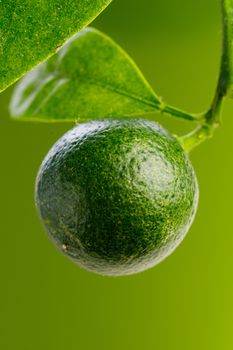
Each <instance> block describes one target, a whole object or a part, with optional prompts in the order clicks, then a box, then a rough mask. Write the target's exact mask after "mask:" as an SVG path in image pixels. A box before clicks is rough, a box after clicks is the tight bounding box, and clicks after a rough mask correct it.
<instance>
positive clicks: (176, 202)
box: [36, 119, 198, 276]
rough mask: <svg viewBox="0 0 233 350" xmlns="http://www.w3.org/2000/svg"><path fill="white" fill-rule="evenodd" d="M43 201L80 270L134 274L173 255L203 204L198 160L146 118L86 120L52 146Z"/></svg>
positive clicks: (42, 174) (50, 228)
mask: <svg viewBox="0 0 233 350" xmlns="http://www.w3.org/2000/svg"><path fill="white" fill-rule="evenodd" d="M36 204H37V208H38V211H39V214H40V217H41V220H42V222H43V225H44V227H45V229H46V232H47V233H48V235H49V236H50V238H51V239H52V241H53V242H54V243H55V245H56V246H57V247H58V248H59V249H60V250H61V251H62V252H63V253H64V254H65V255H67V256H68V257H70V258H71V259H72V260H73V261H74V262H76V263H77V264H79V265H80V266H81V267H83V268H86V269H88V270H90V271H93V272H96V273H99V274H102V275H115V276H117V275H129V274H134V273H138V272H141V271H143V270H146V269H148V268H150V267H152V266H154V265H156V264H158V263H159V262H160V261H161V260H163V259H164V258H165V257H167V256H168V255H169V254H171V253H172V252H173V250H174V249H175V248H176V247H177V246H178V245H179V243H180V242H181V241H182V239H183V238H184V236H185V235H186V233H187V231H188V230H189V228H190V226H191V224H192V222H193V219H194V216H195V213H196V210H197V205H198V184H197V179H196V176H195V173H194V171H193V168H192V166H191V163H190V161H189V159H188V157H187V155H186V154H185V152H184V150H183V149H182V146H181V145H180V144H179V142H178V141H177V140H176V138H175V137H173V136H172V135H170V134H169V133H168V132H167V131H166V130H165V129H163V128H162V127H161V126H159V125H158V124H156V123H154V122H150V121H146V120H142V119H119V120H109V119H107V120H99V121H93V122H89V123H85V124H80V125H78V126H76V127H75V128H73V129H72V130H70V131H69V132H67V133H66V134H65V135H64V136H63V137H62V138H61V139H60V140H59V141H58V142H57V143H56V144H55V145H54V146H53V147H52V149H51V150H50V152H49V153H48V155H47V156H46V158H45V160H44V162H43V163H42V165H41V168H40V170H39V174H38V177H37V182H36Z"/></svg>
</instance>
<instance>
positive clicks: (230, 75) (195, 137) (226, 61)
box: [180, 0, 233, 152]
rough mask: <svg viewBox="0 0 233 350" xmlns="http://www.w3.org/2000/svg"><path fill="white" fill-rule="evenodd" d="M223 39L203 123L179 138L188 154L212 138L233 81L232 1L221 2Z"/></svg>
mask: <svg viewBox="0 0 233 350" xmlns="http://www.w3.org/2000/svg"><path fill="white" fill-rule="evenodd" d="M221 7H222V23H223V35H222V36H223V39H222V60H221V68H220V74H219V80H218V84H217V88H216V93H215V96H214V99H213V102H212V104H211V107H210V109H209V110H208V111H207V113H205V114H203V122H202V123H201V124H200V125H199V126H198V128H197V129H196V130H194V131H192V132H191V133H190V134H188V135H185V136H183V137H182V138H180V142H181V143H182V144H183V147H184V149H185V150H186V151H187V152H190V151H191V150H192V149H194V148H195V147H196V146H198V145H200V144H201V143H202V142H204V141H205V140H207V139H208V138H210V137H212V136H213V134H214V131H215V129H216V128H218V127H219V125H220V124H221V111H222V106H223V101H224V99H225V97H226V96H227V95H228V94H229V93H230V89H231V86H232V80H233V48H232V38H233V0H221Z"/></svg>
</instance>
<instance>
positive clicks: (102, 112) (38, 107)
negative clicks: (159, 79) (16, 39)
mask: <svg viewBox="0 0 233 350" xmlns="http://www.w3.org/2000/svg"><path fill="white" fill-rule="evenodd" d="M161 108H162V104H161V102H160V99H159V98H158V97H157V96H156V95H155V93H154V92H153V90H152V88H151V87H150V86H149V84H148V83H147V82H146V81H145V79H144V77H143V76H142V74H141V72H140V71H139V69H138V68H137V66H136V65H135V64H134V62H133V61H132V60H131V59H130V58H129V56H128V55H127V54H126V53H125V52H124V51H123V50H122V49H121V48H120V47H119V46H118V45H116V44H115V43H114V42H113V41H112V40H111V39H110V38H108V37H107V36H105V35H104V34H102V33H101V32H99V31H97V30H95V29H93V28H86V29H84V30H83V31H81V32H80V33H79V34H78V35H76V36H75V37H74V38H72V39H71V40H70V41H69V42H68V43H67V44H66V45H65V46H64V47H63V48H62V49H61V50H60V51H59V52H58V53H57V54H56V55H54V56H53V57H51V58H50V59H49V60H48V61H46V62H44V63H42V64H41V65H39V66H38V67H36V68H35V69H34V70H33V71H32V72H30V73H29V74H27V75H26V76H25V77H24V79H23V80H22V81H21V82H20V83H19V85H18V86H17V87H16V90H15V93H14V96H13V99H12V103H11V114H12V116H13V117H15V118H20V119H24V120H34V121H35V120H37V121H84V120H88V119H98V118H104V117H121V116H133V115H141V114H144V113H147V112H154V111H155V110H158V109H161Z"/></svg>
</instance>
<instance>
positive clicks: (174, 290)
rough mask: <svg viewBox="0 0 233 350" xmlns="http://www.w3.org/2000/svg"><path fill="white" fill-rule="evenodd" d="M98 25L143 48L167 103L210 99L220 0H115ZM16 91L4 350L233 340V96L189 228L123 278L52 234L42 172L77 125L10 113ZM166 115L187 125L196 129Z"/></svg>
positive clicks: (2, 262) (9, 148)
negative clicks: (40, 214) (85, 263)
mask: <svg viewBox="0 0 233 350" xmlns="http://www.w3.org/2000/svg"><path fill="white" fill-rule="evenodd" d="M94 25H95V26H96V27H97V28H99V29H101V30H103V31H105V32H107V33H109V34H110V35H111V36H112V37H113V38H114V39H115V40H116V41H117V42H119V43H120V44H121V45H122V46H123V47H124V48H125V49H126V50H127V51H128V52H129V53H130V54H131V55H132V56H133V57H134V59H135V60H136V62H137V63H138V65H139V66H140V67H141V69H142V70H143V72H144V73H145V75H146V77H147V78H148V80H149V81H150V83H151V84H152V86H153V87H154V88H155V90H156V92H157V93H158V94H159V95H161V96H163V97H164V99H165V100H166V101H167V102H169V103H170V104H173V105H175V106H177V107H180V108H183V109H185V110H188V111H191V112H201V111H203V110H204V109H205V108H207V107H208V105H209V103H210V100H211V98H212V96H213V93H214V89H215V85H216V80H217V74H218V67H219V61H220V47H221V17H220V0H189V1H187V0H176V1H174V0H144V1H143V2H142V1H139V0H115V1H113V3H112V5H111V6H110V7H109V8H108V9H107V10H106V11H105V12H104V13H103V14H102V15H101V16H100V17H99V18H98V19H97V20H96V21H95V23H94ZM11 93H12V88H10V89H8V90H7V91H6V92H4V93H2V94H1V95H0V106H1V108H0V114H1V115H0V130H1V131H0V133H1V136H0V150H1V151H0V152H1V172H0V180H1V181H0V193H1V201H0V213H1V221H0V233H1V254H0V274H1V289H0V302H1V306H0V348H1V349H4V350H13V349H17V350H21V349H22V350H32V349H33V350H37V349H40V350H41V349H45V350H50V349H56V350H67V349H69V350H73V349H75V350H77V349H80V350H81V349H82V350H92V349H95V350H99V349H100V350H119V349H121V350H126V349H127V350H128V349H134V350H137V349H140V350H141V349H143V350H144V349H146V350H147V349H156V350H157V349H159V350H170V349H172V350H187V349H189V350H192V349H195V350H196V349H199V350H202V349H203V350H204V349H205V350H207V349H211V350H215V349H216V350H219V349H221V350H222V349H223V350H228V349H229V350H230V349H233V332H232V329H233V278H232V276H233V254H232V251H233V235H232V198H233V186H232V171H233V162H232V146H233V141H232V140H233V138H232V132H233V117H232V116H233V102H232V101H228V102H227V103H226V104H225V107H224V123H223V125H222V127H221V129H220V130H219V131H218V132H217V133H216V135H215V137H214V138H213V139H212V140H211V141H209V142H207V143H205V144H204V145H202V146H201V147H200V148H198V149H197V150H195V151H194V152H193V153H192V155H191V158H192V161H193V164H194V167H195V169H196V172H197V175H198V178H199V184H200V192H201V197H200V206H199V211H198V214H197V217H196V221H195V223H194V225H193V227H192V229H191V230H190V232H189V234H188V236H187V238H186V239H185V240H184V242H183V243H182V245H181V246H180V247H179V248H178V249H177V251H176V252H175V253H174V254H173V255H172V256H171V257H169V258H168V259H167V260H166V261H164V262H163V263H162V264H160V265H159V266H157V267H155V268H153V269H151V270H149V271H146V272H144V273H142V274H139V275H135V276H130V277H125V278H115V279H114V278H107V277H101V276H97V275H94V274H91V273H89V272H86V271H84V270H81V269H79V268H78V267H77V266H75V265H73V264H72V263H71V262H70V261H68V260H67V259H66V258H65V257H63V256H62V255H61V254H60V253H59V252H58V251H57V250H56V249H55V248H54V247H53V246H52V245H51V243H50V242H49V240H48V238H47V237H46V235H45V233H44V232H43V229H42V228H41V225H40V222H39V220H38V218H37V215H36V211H35V207H34V181H35V177H36V174H37V170H38V167H39V165H40V163H41V161H42V159H43V157H44V155H45V154H46V152H47V151H48V150H49V148H50V147H51V145H52V144H53V143H54V142H55V141H56V140H57V139H58V137H60V136H61V135H62V134H63V133H64V132H65V131H66V130H68V129H69V128H70V127H71V126H72V125H71V124H70V125H69V124H63V125H56V124H55V125H54V124H52V125H49V124H48V125H46V124H43V125H40V124H36V123H34V124H30V123H28V124H27V123H20V122H16V121H12V120H10V118H9V113H8V103H9V100H10V95H11ZM155 118H156V119H157V120H158V121H160V122H161V123H163V124H164V125H165V126H166V127H167V128H169V129H170V130H171V131H174V132H177V133H180V134H182V133H184V132H185V131H186V130H187V129H189V128H190V125H188V124H186V123H183V122H180V121H174V120H172V119H171V118H165V117H161V116H159V115H156V116H155ZM191 127H192V125H191Z"/></svg>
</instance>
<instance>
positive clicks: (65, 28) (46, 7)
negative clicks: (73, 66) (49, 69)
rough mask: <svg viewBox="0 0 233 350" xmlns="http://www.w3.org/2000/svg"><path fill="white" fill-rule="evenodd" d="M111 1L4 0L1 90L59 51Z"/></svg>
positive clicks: (0, 16) (0, 32)
mask: <svg viewBox="0 0 233 350" xmlns="http://www.w3.org/2000/svg"><path fill="white" fill-rule="evenodd" d="M110 2H111V0H37V1H33V0H22V1H19V0H18V1H17V0H2V1H0V91H2V90H4V89H6V88H7V87H8V86H9V85H10V84H12V83H13V82H14V81H16V80H17V79H19V78H20V77H21V76H23V75H24V74H25V73H26V72H28V71H29V70H30V69H31V68H33V67H34V66H35V65H37V64H38V63H40V62H42V61H43V60H45V59H46V58H48V57H49V56H50V55H52V54H53V53H55V52H56V50H57V49H58V48H59V47H61V46H62V45H63V44H64V43H65V41H66V40H67V39H68V38H70V37H72V36H73V35H74V34H75V33H77V32H78V31H79V30H81V29H82V28H84V27H85V26H86V25H87V24H88V23H90V22H91V21H92V20H93V19H94V18H95V17H96V16H97V15H98V14H99V13H100V12H101V11H102V10H103V9H104V8H105V7H106V6H107V5H108V4H109V3H110Z"/></svg>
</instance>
